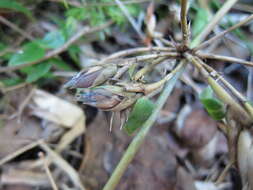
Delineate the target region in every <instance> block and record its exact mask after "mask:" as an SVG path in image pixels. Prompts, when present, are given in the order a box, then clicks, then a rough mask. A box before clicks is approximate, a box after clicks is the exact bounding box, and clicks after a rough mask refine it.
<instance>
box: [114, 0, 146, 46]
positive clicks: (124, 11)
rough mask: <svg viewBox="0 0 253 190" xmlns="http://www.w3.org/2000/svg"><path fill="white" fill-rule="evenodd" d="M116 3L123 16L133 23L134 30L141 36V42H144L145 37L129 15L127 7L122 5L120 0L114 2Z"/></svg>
mask: <svg viewBox="0 0 253 190" xmlns="http://www.w3.org/2000/svg"><path fill="white" fill-rule="evenodd" d="M114 1H115V2H116V3H117V5H118V6H119V8H120V9H121V11H122V12H123V14H124V15H125V16H126V17H127V19H128V20H129V22H130V23H131V25H132V27H133V28H134V30H135V31H136V32H137V34H138V35H139V36H140V38H141V40H142V41H143V40H144V39H145V35H144V34H143V33H142V32H141V31H140V29H139V28H138V26H137V24H136V22H135V20H134V18H133V17H132V16H131V15H130V14H129V12H128V10H127V9H126V7H125V6H124V5H123V4H122V2H121V1H120V0H114Z"/></svg>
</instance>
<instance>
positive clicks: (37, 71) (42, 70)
mask: <svg viewBox="0 0 253 190" xmlns="http://www.w3.org/2000/svg"><path fill="white" fill-rule="evenodd" d="M51 66H52V65H51V64H50V63H49V62H44V63H39V64H37V65H34V66H32V67H30V71H29V72H28V75H27V77H26V82H29V83H31V82H34V81H36V80H38V79H40V78H41V77H43V76H45V75H46V74H47V73H48V72H49V70H50V68H51Z"/></svg>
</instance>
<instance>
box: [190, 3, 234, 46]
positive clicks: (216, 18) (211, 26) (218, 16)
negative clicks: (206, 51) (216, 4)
mask: <svg viewBox="0 0 253 190" xmlns="http://www.w3.org/2000/svg"><path fill="white" fill-rule="evenodd" d="M237 1H238V0H227V1H226V3H225V4H224V5H223V6H222V7H221V8H220V9H219V11H218V12H217V13H216V14H215V15H214V17H213V19H212V20H211V21H210V23H209V24H208V25H207V27H206V28H205V29H204V30H203V31H202V32H201V33H200V34H199V35H198V36H197V37H196V38H195V39H194V40H193V42H192V44H191V47H192V48H194V47H196V46H197V45H198V44H199V43H201V42H202V41H203V40H204V39H205V38H206V37H207V36H208V35H209V34H210V32H211V31H212V30H213V29H214V27H215V26H216V25H217V24H218V23H219V21H220V20H221V19H222V18H223V17H224V15H225V14H226V13H227V12H228V11H229V10H230V9H231V7H232V6H233V5H234V4H235V3H236V2H237Z"/></svg>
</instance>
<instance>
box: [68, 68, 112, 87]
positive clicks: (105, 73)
mask: <svg viewBox="0 0 253 190" xmlns="http://www.w3.org/2000/svg"><path fill="white" fill-rule="evenodd" d="M116 72H117V66H116V65H112V66H108V67H105V68H104V67H99V66H97V67H92V68H91V69H89V70H88V71H81V72H80V73H78V74H76V75H75V76H74V77H73V78H72V79H70V81H68V82H67V83H66V84H65V85H64V87H65V88H89V87H94V86H97V85H100V84H102V83H104V82H105V81H106V80H108V79H109V78H111V77H113V76H114V75H115V74H116Z"/></svg>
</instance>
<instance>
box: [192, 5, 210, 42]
mask: <svg viewBox="0 0 253 190" xmlns="http://www.w3.org/2000/svg"><path fill="white" fill-rule="evenodd" d="M207 23H208V12H207V11H206V10H205V9H202V8H198V9H197V14H196V16H195V18H194V20H193V25H192V35H193V37H194V36H197V35H198V34H199V33H200V32H201V31H202V30H203V29H204V28H205V26H206V25H207Z"/></svg>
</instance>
